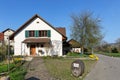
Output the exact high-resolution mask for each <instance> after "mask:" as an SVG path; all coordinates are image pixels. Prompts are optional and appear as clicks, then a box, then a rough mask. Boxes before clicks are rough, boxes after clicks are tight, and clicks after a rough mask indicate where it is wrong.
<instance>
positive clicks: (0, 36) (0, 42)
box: [0, 33, 4, 46]
mask: <svg viewBox="0 0 120 80" xmlns="http://www.w3.org/2000/svg"><path fill="white" fill-rule="evenodd" d="M3 43H4V34H3V33H0V46H1V45H2V44H3Z"/></svg>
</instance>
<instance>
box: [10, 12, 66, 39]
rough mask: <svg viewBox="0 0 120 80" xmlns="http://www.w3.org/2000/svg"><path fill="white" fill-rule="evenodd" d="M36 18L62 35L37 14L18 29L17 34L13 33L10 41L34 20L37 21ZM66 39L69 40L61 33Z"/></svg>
mask: <svg viewBox="0 0 120 80" xmlns="http://www.w3.org/2000/svg"><path fill="white" fill-rule="evenodd" d="M36 18H40V19H41V20H42V21H43V22H45V23H46V24H47V25H49V26H50V27H51V28H53V29H54V30H56V31H57V32H58V33H60V32H59V31H58V30H57V29H56V28H54V27H53V26H52V25H51V24H49V23H48V22H46V21H45V20H44V19H43V18H41V17H40V16H39V15H37V14H35V15H34V16H33V17H32V18H30V19H29V20H28V21H27V22H26V23H24V24H23V25H22V26H21V27H20V28H18V29H17V30H16V32H15V33H13V34H12V35H11V36H10V39H13V38H14V36H15V35H16V34H18V33H19V32H20V31H21V30H23V29H24V28H25V27H26V26H27V25H29V24H30V23H31V22H32V21H33V20H35V19H36ZM60 34H61V35H62V36H63V37H64V38H66V39H67V37H66V36H65V35H63V34H62V33H60Z"/></svg>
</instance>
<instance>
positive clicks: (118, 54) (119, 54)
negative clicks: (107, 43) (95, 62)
mask: <svg viewBox="0 0 120 80" xmlns="http://www.w3.org/2000/svg"><path fill="white" fill-rule="evenodd" d="M99 54H103V55H106V56H111V57H120V53H105V52H101V53H99Z"/></svg>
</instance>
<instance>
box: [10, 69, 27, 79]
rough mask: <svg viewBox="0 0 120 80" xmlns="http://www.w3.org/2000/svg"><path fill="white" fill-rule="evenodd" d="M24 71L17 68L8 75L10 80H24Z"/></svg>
mask: <svg viewBox="0 0 120 80" xmlns="http://www.w3.org/2000/svg"><path fill="white" fill-rule="evenodd" d="M26 72H27V71H26V70H25V69H23V68H22V67H18V68H17V69H16V70H15V71H13V72H11V73H10V80H24V76H25V74H26Z"/></svg>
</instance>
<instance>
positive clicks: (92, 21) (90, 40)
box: [70, 12, 103, 53]
mask: <svg viewBox="0 0 120 80" xmlns="http://www.w3.org/2000/svg"><path fill="white" fill-rule="evenodd" d="M71 18H72V20H73V23H72V25H71V26H70V27H71V37H72V38H73V39H75V40H77V41H78V42H79V43H80V44H81V49H82V53H84V52H83V51H84V48H87V49H92V48H93V47H94V46H95V45H96V44H97V43H99V42H100V40H101V39H102V37H103V36H102V34H101V26H100V20H99V19H98V18H93V17H92V13H90V12H83V13H81V14H80V15H75V14H74V15H72V16H71Z"/></svg>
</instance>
